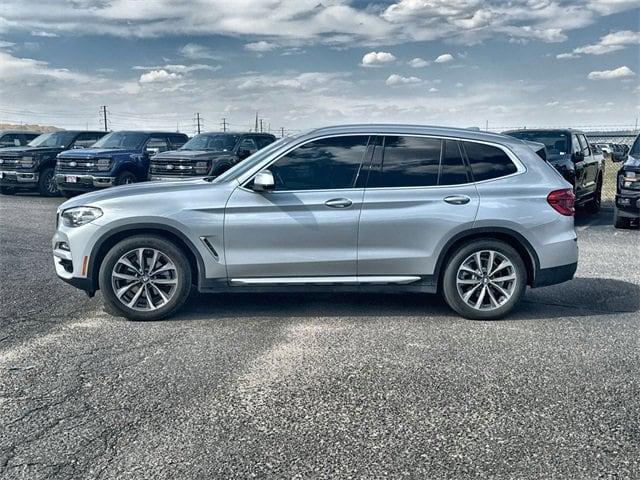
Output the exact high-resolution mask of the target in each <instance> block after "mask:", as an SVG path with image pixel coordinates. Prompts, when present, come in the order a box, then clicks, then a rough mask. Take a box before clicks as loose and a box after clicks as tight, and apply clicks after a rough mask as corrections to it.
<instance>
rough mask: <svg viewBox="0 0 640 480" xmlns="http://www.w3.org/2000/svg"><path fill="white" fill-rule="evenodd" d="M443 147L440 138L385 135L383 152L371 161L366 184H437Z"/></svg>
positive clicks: (378, 186)
mask: <svg viewBox="0 0 640 480" xmlns="http://www.w3.org/2000/svg"><path fill="white" fill-rule="evenodd" d="M441 150H442V140H440V139H438V138H427V137H411V136H385V137H384V149H383V154H382V155H380V156H378V155H376V160H374V163H373V164H372V165H371V169H370V172H369V180H368V182H367V187H368V188H381V187H430V186H434V185H437V184H438V174H439V171H440V154H441Z"/></svg>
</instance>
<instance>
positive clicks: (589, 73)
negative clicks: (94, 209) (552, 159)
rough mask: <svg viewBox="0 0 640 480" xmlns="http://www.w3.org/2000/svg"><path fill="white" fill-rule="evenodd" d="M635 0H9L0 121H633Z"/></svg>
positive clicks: (0, 48) (0, 41) (210, 126)
mask: <svg viewBox="0 0 640 480" xmlns="http://www.w3.org/2000/svg"><path fill="white" fill-rule="evenodd" d="M639 5H640V4H639V3H638V1H637V0H633V1H631V0H510V1H508V2H507V1H499V0H395V1H370V2H363V1H346V0H324V1H319V0H315V1H314V0H309V1H307V0H295V1H294V0H291V1H279V0H253V1H249V0H235V1H232V0H174V1H169V0H153V1H152V0H148V1H131V0H130V1H124V0H112V1H110V0H75V1H73V2H51V1H42V0H3V2H2V4H0V123H2V122H21V121H22V122H26V123H40V124H48V125H56V126H59V127H66V128H78V127H83V128H84V127H86V126H89V127H90V128H95V127H97V126H98V125H99V124H98V120H99V116H98V109H99V106H100V105H107V106H108V109H109V118H110V121H111V124H110V127H111V128H113V129H115V130H117V129H122V128H169V129H172V130H174V129H176V127H179V128H180V129H181V130H182V131H185V132H187V133H193V128H194V122H193V117H194V114H195V113H196V112H199V113H200V114H201V115H202V117H203V118H204V119H205V128H206V129H207V130H216V129H219V126H220V122H221V120H222V118H223V117H224V118H226V120H227V122H228V123H230V124H231V126H232V127H233V128H234V129H246V128H248V127H249V126H252V125H253V118H254V116H255V112H256V110H258V111H259V114H260V117H262V118H264V125H265V127H266V126H268V125H270V126H271V128H272V129H273V130H279V129H280V128H281V127H284V128H285V129H286V130H288V131H295V130H299V129H305V128H310V127H315V126H321V125H327V124H335V123H353V122H401V123H423V124H441V125H453V126H463V127H467V126H482V127H484V125H485V124H486V122H488V124H489V127H490V128H498V129H499V128H500V127H515V126H524V125H527V126H540V125H574V126H583V125H585V126H586V125H620V124H622V125H630V124H634V123H635V121H636V118H637V117H638V115H639V113H640V107H639V103H640V102H639V98H640V89H639V87H638V85H639V84H640V81H639V77H638V75H640V65H639V63H640V33H639V32H638V30H639V24H640V6H639Z"/></svg>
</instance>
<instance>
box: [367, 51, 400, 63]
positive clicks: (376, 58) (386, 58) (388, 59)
mask: <svg viewBox="0 0 640 480" xmlns="http://www.w3.org/2000/svg"><path fill="white" fill-rule="evenodd" d="M395 61H396V57H395V55H393V54H391V53H389V52H369V53H367V54H365V56H364V57H362V66H363V67H377V66H380V65H384V64H388V63H392V62H395Z"/></svg>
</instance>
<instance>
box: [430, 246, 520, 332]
mask: <svg viewBox="0 0 640 480" xmlns="http://www.w3.org/2000/svg"><path fill="white" fill-rule="evenodd" d="M526 283H527V272H526V268H525V265H524V262H523V261H522V258H521V257H520V254H519V253H518V252H517V251H516V250H515V249H514V248H513V247H512V246H511V245H509V244H507V243H504V242H501V241H499V240H493V239H489V238H488V239H484V240H482V239H481V240H473V241H471V242H469V243H466V244H464V245H463V246H462V247H460V248H459V249H458V250H457V251H456V252H455V253H454V254H453V256H452V257H451V258H450V259H449V261H448V263H447V265H446V266H445V271H444V275H443V277H442V290H443V294H444V298H445V300H446V301H447V303H448V304H449V306H450V307H451V308H452V309H454V310H455V311H456V312H458V313H459V314H460V315H462V316H463V317H465V318H469V319H472V320H495V319H498V318H501V317H503V316H505V315H506V314H507V313H509V312H510V311H511V309H512V308H513V307H515V305H516V304H517V303H518V302H519V301H520V299H521V298H522V295H524V291H525V289H526V286H527V285H526Z"/></svg>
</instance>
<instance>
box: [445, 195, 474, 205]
mask: <svg viewBox="0 0 640 480" xmlns="http://www.w3.org/2000/svg"><path fill="white" fill-rule="evenodd" d="M444 201H445V202H447V203H450V204H451V205H464V204H466V203H469V202H470V201H471V199H470V198H469V197H467V196H466V195H451V196H449V197H444Z"/></svg>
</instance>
